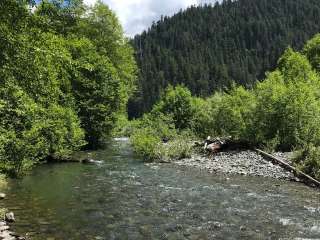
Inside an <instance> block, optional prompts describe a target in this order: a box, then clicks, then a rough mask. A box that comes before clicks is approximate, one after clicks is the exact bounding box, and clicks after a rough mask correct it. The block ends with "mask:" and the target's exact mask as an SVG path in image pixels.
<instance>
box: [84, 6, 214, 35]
mask: <svg viewBox="0 0 320 240" xmlns="http://www.w3.org/2000/svg"><path fill="white" fill-rule="evenodd" d="M95 1H96V0H84V2H85V3H86V4H89V5H90V4H94V3H95ZM215 1H216V0H103V2H104V3H106V4H107V5H109V6H110V7H111V9H112V10H114V11H115V13H116V14H117V16H118V17H119V19H120V22H121V24H122V26H123V28H124V31H125V33H126V35H127V36H130V37H133V36H134V35H135V34H138V33H141V32H142V31H143V30H146V29H148V27H150V26H151V24H152V22H153V21H157V20H159V19H160V17H161V15H163V16H171V15H173V14H174V13H176V12H178V11H179V10H180V9H185V8H187V7H188V6H191V5H195V4H200V3H204V2H211V3H214V2H215Z"/></svg>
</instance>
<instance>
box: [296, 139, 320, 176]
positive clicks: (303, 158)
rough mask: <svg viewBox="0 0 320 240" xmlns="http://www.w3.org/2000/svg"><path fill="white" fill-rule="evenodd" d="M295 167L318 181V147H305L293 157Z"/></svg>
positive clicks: (319, 164) (319, 162) (319, 153)
mask: <svg viewBox="0 0 320 240" xmlns="http://www.w3.org/2000/svg"><path fill="white" fill-rule="evenodd" d="M294 162H295V164H296V166H297V167H298V168H299V169H300V170H301V171H303V172H306V173H308V174H310V175H311V176H313V177H314V178H316V179H318V180H320V147H319V146H318V147H316V146H314V145H312V144H308V145H306V146H305V147H304V148H303V149H302V150H300V151H299V153H298V155H297V156H296V157H295V159H294Z"/></svg>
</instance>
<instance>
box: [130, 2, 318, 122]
mask: <svg viewBox="0 0 320 240" xmlns="http://www.w3.org/2000/svg"><path fill="white" fill-rule="evenodd" d="M216 2H217V1H216ZM219 2H220V3H219V4H218V3H217V4H208V5H206V4H202V5H198V6H191V7H189V8H188V9H186V10H185V11H180V12H179V13H177V14H175V15H174V16H172V17H164V18H162V19H161V20H159V21H158V22H156V23H154V24H153V25H152V26H151V28H150V29H148V30H147V31H145V32H143V33H141V34H139V35H137V36H135V38H134V39H133V40H132V44H133V46H134V48H135V49H136V52H137V54H136V59H137V63H138V65H139V68H140V75H139V80H138V89H139V91H138V92H137V94H136V95H135V96H134V98H133V99H131V101H130V102H129V103H130V104H129V117H139V116H141V115H142V114H143V113H144V112H147V111H150V110H151V109H152V106H153V105H154V104H155V103H156V102H158V101H159V98H160V96H161V92H162V91H163V89H165V88H166V87H167V86H168V85H169V84H172V85H176V84H178V83H179V84H184V85H185V86H186V87H188V88H189V89H190V91H191V92H192V94H193V95H195V96H201V97H208V96H209V95H211V94H212V92H215V91H220V90H224V89H225V88H227V89H228V88H229V87H230V86H231V84H232V82H235V83H236V84H237V85H242V86H244V87H253V86H254V84H255V82H256V81H257V80H262V79H264V78H265V72H266V71H271V70H274V69H275V68H276V65H277V60H278V59H279V57H280V56H281V55H282V54H283V52H284V50H285V49H286V48H287V47H288V45H291V46H292V47H293V49H296V50H297V49H301V48H302V47H303V45H304V43H305V42H306V41H307V40H308V39H310V38H311V37H312V36H313V35H314V34H316V33H318V32H320V27H319V21H318V18H319V17H318V16H320V1H317V0H308V1H306V0H294V1H292V0H284V1H279V0H236V1H219ZM317 41H319V36H318V37H317V38H315V39H314V40H312V41H311V42H310V43H309V45H308V47H307V48H306V51H307V52H309V54H307V55H308V56H309V57H308V58H309V59H311V58H314V61H311V64H312V66H314V67H315V66H316V65H315V64H319V61H317V58H319V54H318V53H319V50H318V49H316V48H313V47H312V45H318V44H317ZM309 48H312V49H313V50H312V51H310V50H308V49H309ZM318 69H319V65H318Z"/></svg>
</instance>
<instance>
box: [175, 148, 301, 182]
mask: <svg viewBox="0 0 320 240" xmlns="http://www.w3.org/2000/svg"><path fill="white" fill-rule="evenodd" d="M273 155H274V156H276V157H278V158H281V159H283V160H285V161H287V162H288V160H287V159H288V157H290V153H275V154H273ZM175 164H178V165H181V166H187V167H196V168H200V169H203V170H207V171H209V172H210V173H215V172H217V173H218V172H219V173H226V174H241V175H249V176H261V177H271V178H276V179H285V180H297V179H296V178H295V176H294V174H293V173H291V172H289V171H287V170H285V169H283V168H282V167H281V166H279V165H276V164H273V163H272V162H270V161H268V160H266V159H265V158H263V157H262V156H260V155H259V154H258V153H256V152H254V151H229V152H220V153H217V154H216V155H214V156H205V155H193V156H192V157H191V158H186V159H182V160H179V161H175Z"/></svg>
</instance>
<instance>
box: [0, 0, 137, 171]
mask: <svg viewBox="0 0 320 240" xmlns="http://www.w3.org/2000/svg"><path fill="white" fill-rule="evenodd" d="M0 7H1V8H0V12H1V14H0V20H1V23H0V83H1V87H0V171H5V172H9V173H11V174H14V175H18V174H20V173H21V172H23V171H24V170H27V169H29V168H30V167H32V166H33V165H34V164H36V163H37V162H38V161H40V160H44V159H46V158H47V157H53V158H65V157H67V156H69V155H70V154H71V153H72V152H73V151H76V150H79V149H80V148H82V147H83V146H85V145H86V144H87V143H88V145H89V146H90V147H98V146H100V144H101V143H102V142H103V140H104V139H105V138H106V137H107V136H108V135H109V134H110V132H111V129H112V128H113V127H114V124H115V122H116V117H117V116H118V115H119V112H121V111H123V110H124V106H125V105H126V101H127V99H128V96H129V94H130V92H132V90H133V82H134V79H135V63H134V60H133V56H132V51H131V48H130V47H129V46H128V44H127V42H126V41H125V38H124V36H123V33H122V30H121V26H120V25H119V23H118V20H117V18H116V16H115V15H114V14H113V13H112V12H111V11H110V10H109V9H108V7H107V6H106V5H104V4H103V3H101V2H100V3H99V4H97V5H96V6H95V7H94V8H93V9H88V10H87V12H85V8H84V5H83V4H82V1H81V0H68V1H66V0H62V1H60V0H57V1H45V0H44V1H42V2H41V3H40V4H39V5H38V8H37V10H36V11H35V12H34V13H31V12H30V11H28V9H27V7H26V2H25V1H22V2H20V3H18V2H17V1H16V0H5V1H4V2H1V3H0ZM106 23H110V24H112V25H108V24H107V25H105V24H106ZM114 27H115V28H114ZM93 33H96V34H97V35H92V36H91V34H93ZM99 33H103V34H102V35H101V37H100V38H98V37H97V36H98V35H99ZM90 37H91V38H90ZM85 140H86V141H85Z"/></svg>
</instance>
